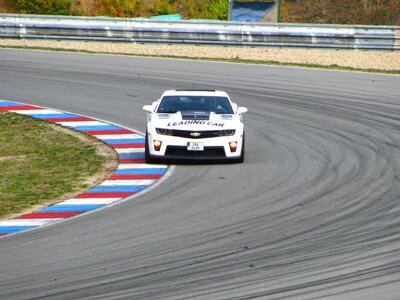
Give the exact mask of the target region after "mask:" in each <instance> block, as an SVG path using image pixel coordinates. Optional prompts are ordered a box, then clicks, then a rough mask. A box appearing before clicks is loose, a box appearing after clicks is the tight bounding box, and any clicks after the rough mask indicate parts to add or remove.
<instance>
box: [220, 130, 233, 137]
mask: <svg viewBox="0 0 400 300" xmlns="http://www.w3.org/2000/svg"><path fill="white" fill-rule="evenodd" d="M235 132H236V130H235V129H227V130H220V131H219V136H232V135H235Z"/></svg>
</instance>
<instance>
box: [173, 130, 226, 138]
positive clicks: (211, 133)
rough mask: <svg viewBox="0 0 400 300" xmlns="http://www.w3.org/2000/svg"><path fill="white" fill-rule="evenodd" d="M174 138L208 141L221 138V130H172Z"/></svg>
mask: <svg viewBox="0 0 400 300" xmlns="http://www.w3.org/2000/svg"><path fill="white" fill-rule="evenodd" d="M171 135H172V136H177V137H183V138H190V139H206V138H213V137H218V136H220V131H219V130H208V131H193V130H192V131H190V130H172V134H171Z"/></svg>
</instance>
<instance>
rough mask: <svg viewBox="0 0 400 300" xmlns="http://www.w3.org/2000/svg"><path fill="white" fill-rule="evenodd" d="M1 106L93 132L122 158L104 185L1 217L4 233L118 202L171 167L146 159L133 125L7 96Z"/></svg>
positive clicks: (72, 127)
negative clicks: (55, 108) (22, 101)
mask: <svg viewBox="0 0 400 300" xmlns="http://www.w3.org/2000/svg"><path fill="white" fill-rule="evenodd" d="M0 110H3V111H10V112H14V113H18V114H23V115H27V116H30V117H33V118H37V119H43V120H46V121H49V122H52V123H57V124H60V125H62V126H65V127H69V128H71V129H74V130H77V131H81V132H84V133H86V134H89V135H92V136H94V137H96V138H98V139H100V140H102V141H103V142H104V143H106V144H108V145H109V146H110V147H112V148H114V150H115V151H116V152H117V154H118V159H119V165H118V168H117V169H116V171H115V172H114V174H113V175H111V176H110V177H109V178H108V179H107V180H106V181H104V182H103V183H101V184H100V185H98V186H96V187H94V188H91V189H89V190H87V191H85V192H83V193H81V194H79V195H77V196H75V197H74V198H72V199H68V200H65V201H63V202H60V203H57V204H54V205H51V206H48V207H45V208H43V209H40V210H37V211H33V212H32V213H27V214H23V215H21V216H18V217H16V218H14V219H10V220H6V221H0V237H1V236H5V235H8V234H15V233H18V232H21V231H24V230H28V229H33V228H37V227H40V226H43V225H47V224H50V223H53V222H56V221H60V220H63V219H67V218H71V217H75V216H78V215H81V214H83V213H87V212H89V211H93V210H96V209H100V208H104V207H106V206H109V205H112V204H115V203H116V202H120V201H122V200H124V199H126V198H128V197H132V196H133V195H136V194H138V193H139V192H141V191H143V190H145V189H147V188H149V187H150V186H151V185H154V184H155V183H156V182H157V181H158V180H160V179H161V178H162V177H163V176H164V175H165V174H166V173H167V171H168V165H148V164H146V163H145V161H144V143H145V138H144V136H143V135H141V134H139V133H137V132H135V131H132V130H130V129H126V128H124V127H121V126H118V125H114V124H110V123H107V122H104V121H99V120H95V119H92V118H89V117H83V116H79V115H75V114H71V113H65V112H62V111H58V110H53V109H47V108H42V107H38V106H32V105H26V104H21V103H17V102H10V101H4V100H0Z"/></svg>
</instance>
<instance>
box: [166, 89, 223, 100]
mask: <svg viewBox="0 0 400 300" xmlns="http://www.w3.org/2000/svg"><path fill="white" fill-rule="evenodd" d="M162 96H163V97H164V96H220V97H228V98H229V96H228V94H227V93H226V92H224V91H217V90H168V91H165V92H164V93H163V95H162Z"/></svg>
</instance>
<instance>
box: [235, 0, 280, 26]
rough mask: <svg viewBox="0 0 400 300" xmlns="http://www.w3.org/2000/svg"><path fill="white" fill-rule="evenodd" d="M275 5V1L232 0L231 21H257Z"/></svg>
mask: <svg viewBox="0 0 400 300" xmlns="http://www.w3.org/2000/svg"><path fill="white" fill-rule="evenodd" d="M274 6H275V2H235V1H234V2H233V4H232V21H238V22H259V21H260V20H261V19H263V18H264V17H265V16H266V15H267V14H268V13H269V12H270V11H271V10H272V9H273V8H274Z"/></svg>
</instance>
